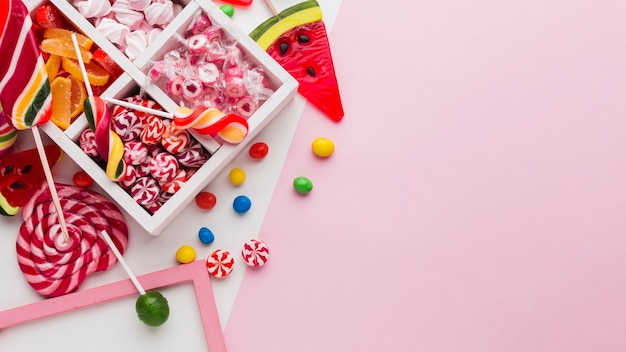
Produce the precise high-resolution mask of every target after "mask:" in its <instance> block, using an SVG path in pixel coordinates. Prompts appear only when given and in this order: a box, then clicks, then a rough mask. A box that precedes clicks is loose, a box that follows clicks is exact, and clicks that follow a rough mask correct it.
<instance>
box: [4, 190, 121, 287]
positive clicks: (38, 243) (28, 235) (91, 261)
mask: <svg viewBox="0 0 626 352" xmlns="http://www.w3.org/2000/svg"><path fill="white" fill-rule="evenodd" d="M56 189H57V193H58V195H59V200H60V203H61V208H62V210H63V214H64V216H65V220H66V223H67V230H68V232H69V236H70V238H69V241H65V239H64V237H63V233H62V231H61V226H60V225H59V218H58V216H57V212H56V208H55V207H54V205H53V203H52V200H51V197H50V193H49V190H48V187H47V186H46V185H45V183H44V184H42V188H41V189H40V190H39V191H38V192H37V193H36V194H35V195H34V196H33V198H31V200H30V201H29V203H28V204H27V205H26V206H24V207H23V208H22V217H23V218H24V223H23V224H22V226H21V227H20V231H19V236H18V238H17V243H16V249H17V261H18V264H19V267H20V270H21V271H22V272H23V273H24V276H25V278H26V281H28V283H29V284H30V285H31V286H32V287H33V288H34V289H35V291H37V292H38V293H40V294H41V295H43V296H46V297H56V296H60V295H63V294H66V293H70V292H74V291H76V290H77V289H78V287H79V285H80V284H81V282H82V281H83V280H84V279H85V278H86V277H87V276H88V275H90V274H92V273H94V272H98V271H104V270H107V269H108V268H110V267H111V266H113V264H115V263H116V262H117V258H116V257H115V255H114V254H113V253H112V252H111V251H110V248H109V246H108V245H107V243H106V242H105V241H104V240H103V239H102V237H101V236H100V235H99V234H100V232H101V231H106V232H107V233H108V234H109V235H110V236H111V238H112V240H113V242H114V243H115V245H116V247H117V248H118V249H119V251H120V252H121V253H124V250H125V248H126V245H127V243H128V228H127V226H126V222H125V220H124V216H123V215H122V213H121V212H120V211H119V209H118V208H117V207H116V206H115V205H114V204H113V203H112V202H110V201H109V200H107V199H106V198H105V197H104V196H102V195H101V194H99V193H96V192H95V191H92V190H90V189H86V188H79V187H75V186H71V185H64V184H56Z"/></svg>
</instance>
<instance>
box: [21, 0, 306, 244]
mask: <svg viewBox="0 0 626 352" xmlns="http://www.w3.org/2000/svg"><path fill="white" fill-rule="evenodd" d="M94 2H95V1H94ZM174 3H176V4H178V5H180V7H179V9H180V12H178V14H177V15H176V16H175V17H174V18H173V19H172V20H171V22H169V24H168V25H167V26H165V27H164V28H163V30H162V32H161V34H160V35H159V36H157V37H156V38H155V39H154V41H152V43H150V44H149V45H148V46H147V48H146V49H145V50H144V51H143V52H141V53H140V54H139V55H137V56H136V57H134V58H132V59H133V60H132V61H131V59H130V58H129V56H127V55H126V54H125V53H124V52H122V51H121V50H120V49H119V48H118V46H116V45H114V44H113V43H112V42H110V41H109V40H108V39H107V38H106V37H105V36H104V35H103V34H102V33H101V32H99V31H98V30H97V29H96V27H95V26H94V24H92V22H90V20H88V19H87V18H85V17H83V16H82V15H81V13H80V12H79V11H78V10H77V9H76V8H75V7H74V4H73V2H72V1H67V0H48V1H41V0H27V1H25V4H26V5H27V7H28V8H29V10H30V11H31V14H33V16H32V17H33V18H34V14H35V11H36V10H37V9H38V8H39V7H40V6H43V5H46V6H49V5H52V6H54V7H55V8H57V9H58V10H59V11H60V13H61V14H62V16H63V17H64V19H65V20H66V21H67V22H68V24H70V25H71V26H73V27H74V28H75V31H76V32H77V33H81V34H83V35H84V36H86V37H88V38H90V39H91V40H93V43H94V46H97V47H98V48H100V49H102V50H103V51H105V52H106V53H107V54H108V56H109V57H110V58H111V59H113V60H114V61H115V62H116V63H117V64H118V65H119V67H121V68H122V69H123V71H124V73H123V74H121V76H119V77H118V78H117V79H115V81H113V82H112V83H110V84H109V85H108V87H107V88H106V90H104V91H102V92H98V93H99V96H100V97H102V98H114V99H119V100H121V99H124V98H127V97H130V96H134V95H138V94H141V95H142V96H144V97H145V98H147V99H150V100H152V101H154V102H156V103H157V104H159V105H160V106H161V107H162V109H163V110H165V111H166V112H169V113H174V112H175V111H176V109H177V108H178V107H179V105H180V104H181V103H180V102H177V101H175V100H174V99H172V98H171V97H170V96H169V95H168V94H167V92H166V91H165V89H164V84H163V83H162V82H161V83H158V82H156V83H155V82H154V81H151V80H150V78H149V70H150V68H151V67H152V66H153V65H154V63H155V62H158V61H162V60H163V58H164V55H166V53H168V52H170V51H172V50H174V49H176V48H178V47H180V46H181V45H183V44H182V43H183V41H181V38H182V37H183V34H184V33H185V32H186V31H188V29H189V27H190V24H191V23H192V21H194V19H196V18H197V16H198V15H199V14H200V13H203V14H205V15H206V16H207V17H208V18H209V19H210V21H211V23H212V24H213V25H217V26H219V27H221V28H222V29H223V32H224V34H225V35H227V36H229V37H230V38H234V39H235V42H234V43H235V45H236V46H237V47H238V48H239V49H240V52H241V54H242V56H243V57H245V59H246V60H247V61H248V62H250V63H251V65H253V66H254V67H258V68H260V70H261V72H262V73H263V75H264V79H265V85H266V87H267V88H269V90H270V92H271V95H269V94H268V97H267V98H266V99H264V100H263V101H262V102H260V103H259V105H258V108H257V109H256V110H255V111H254V113H253V114H252V115H251V116H249V117H247V122H248V125H249V128H248V134H247V136H246V137H245V138H244V140H243V141H242V142H240V143H227V142H225V141H223V140H221V139H220V138H219V137H215V138H213V137H211V136H209V135H201V134H198V133H197V132H195V131H193V130H191V129H189V130H188V131H189V133H190V134H191V135H192V137H193V138H195V139H196V140H197V141H198V142H200V144H201V145H202V146H203V148H204V150H205V152H206V153H207V155H210V157H209V158H208V160H206V162H204V164H202V166H200V167H199V168H197V169H195V170H194V171H195V173H193V175H192V176H191V177H190V178H188V180H187V181H186V182H185V183H183V184H182V186H181V187H180V189H178V190H177V191H176V192H175V193H173V194H172V195H171V197H170V198H169V199H167V200H166V201H164V203H162V205H161V206H160V208H158V209H156V210H155V209H153V210H152V211H149V210H148V209H146V208H144V207H143V206H141V205H140V204H138V203H137V201H136V200H135V199H133V197H132V196H131V195H130V194H129V192H127V190H125V189H124V188H123V187H122V186H121V185H120V184H118V183H117V182H115V181H112V180H110V179H109V177H108V176H107V174H106V173H105V170H104V169H103V167H102V165H101V164H99V163H97V162H96V161H94V159H93V158H92V157H90V156H89V155H87V154H86V153H85V152H84V151H83V149H82V148H81V145H80V142H79V140H80V137H81V133H82V132H83V131H84V130H85V129H89V128H90V127H89V124H88V122H87V119H86V117H85V115H84V114H81V115H80V116H78V117H77V118H75V119H74V120H73V121H72V122H71V124H70V125H69V127H68V128H66V129H64V130H63V129H61V128H59V127H57V126H56V125H55V124H53V123H51V122H49V123H46V124H45V125H43V126H41V129H42V130H43V131H44V132H45V133H46V134H47V135H48V137H50V139H51V140H52V141H54V142H55V143H56V144H58V145H59V147H60V148H61V149H63V151H64V152H65V154H66V155H67V156H68V157H70V158H71V159H72V160H74V162H75V163H76V164H77V165H78V166H79V167H80V168H82V169H83V170H84V171H85V172H86V173H88V174H89V176H91V178H93V180H94V181H95V182H96V183H97V184H98V185H99V186H100V187H101V188H102V190H103V191H104V192H106V194H107V195H108V197H110V198H111V199H112V200H114V201H115V202H116V203H117V204H118V205H119V206H120V208H122V209H123V210H124V211H125V212H126V213H127V214H128V216H130V217H132V218H133V219H134V220H135V221H136V222H137V223H138V224H139V225H140V226H141V227H143V228H144V229H145V230H146V231H147V232H148V233H150V234H151V235H154V236H156V235H159V234H160V233H161V232H162V231H163V230H164V229H165V228H166V227H167V226H168V224H169V223H170V222H171V221H172V220H173V219H174V218H175V217H176V216H177V215H178V214H180V212H181V211H183V210H184V209H185V207H186V206H187V205H188V204H189V203H191V202H192V201H193V200H194V198H195V196H196V194H197V193H198V192H200V191H201V190H202V189H203V188H205V187H206V186H207V185H208V184H209V183H210V182H211V181H212V180H213V179H214V178H215V177H216V176H217V175H218V174H219V173H220V172H221V171H222V170H223V169H224V168H225V167H226V166H227V165H228V164H229V162H230V161H232V160H233V159H234V158H235V156H236V155H238V154H239V153H240V152H241V151H242V150H243V149H244V148H246V146H247V145H248V142H249V141H250V140H252V139H253V138H254V137H255V136H256V135H257V134H258V133H259V132H260V131H261V130H262V129H263V128H264V127H265V126H267V124H268V123H269V122H270V121H271V120H272V119H273V118H274V117H275V116H276V115H277V114H278V113H279V112H280V111H281V110H282V109H283V108H284V107H285V106H286V105H287V104H288V103H289V102H290V101H291V100H292V99H293V97H294V96H295V94H296V92H297V88H298V83H297V81H296V80H295V79H294V78H293V77H291V75H289V74H288V73H287V72H286V71H285V70H284V69H283V68H282V67H281V66H280V65H278V64H277V63H276V62H275V61H274V60H273V59H272V58H271V57H270V56H269V55H268V54H267V53H266V52H265V51H263V50H262V49H261V48H260V47H259V46H258V45H257V44H256V43H255V42H254V41H253V40H252V39H250V38H249V37H248V35H247V34H246V33H244V32H242V31H241V30H240V29H239V28H238V27H237V26H236V25H235V23H234V22H232V20H231V19H230V18H229V17H228V16H226V15H225V14H224V13H223V12H222V11H221V10H220V9H219V8H218V7H217V6H216V5H215V4H213V3H212V2H211V1H209V0H187V1H185V0H182V1H174ZM107 105H108V107H109V109H110V108H111V107H112V105H111V104H107Z"/></svg>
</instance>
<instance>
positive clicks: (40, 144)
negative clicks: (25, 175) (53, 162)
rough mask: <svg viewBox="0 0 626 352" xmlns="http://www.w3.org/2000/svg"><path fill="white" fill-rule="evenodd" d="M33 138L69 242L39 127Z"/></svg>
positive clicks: (64, 233) (63, 232)
mask: <svg viewBox="0 0 626 352" xmlns="http://www.w3.org/2000/svg"><path fill="white" fill-rule="evenodd" d="M31 129H32V130H33V137H35V145H36V146H37V151H38V152H39V160H41V166H43V173H44V175H46V182H47V183H48V189H49V190H50V196H51V197H52V204H54V208H55V210H56V212H57V216H58V217H59V224H60V225H61V233H62V234H63V239H65V242H69V240H70V234H69V233H68V232H67V224H66V223H65V215H63V208H61V201H60V200H59V194H58V193H57V188H56V186H55V185H54V179H53V178H52V170H50V164H49V163H48V158H47V157H46V150H45V149H44V147H43V141H42V140H41V134H39V127H37V126H33V128H31Z"/></svg>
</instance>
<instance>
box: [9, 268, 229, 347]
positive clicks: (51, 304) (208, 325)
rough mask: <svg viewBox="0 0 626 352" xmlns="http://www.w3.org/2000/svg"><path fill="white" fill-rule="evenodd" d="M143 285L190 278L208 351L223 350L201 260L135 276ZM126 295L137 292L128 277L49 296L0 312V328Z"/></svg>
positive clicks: (181, 280)
mask: <svg viewBox="0 0 626 352" xmlns="http://www.w3.org/2000/svg"><path fill="white" fill-rule="evenodd" d="M137 279H138V280H139V282H140V283H141V285H142V286H143V288H144V289H146V290H151V289H156V288H160V287H166V286H172V285H176V284H180V283H185V282H191V283H193V286H194V291H195V294H196V299H197V303H198V309H199V311H200V316H201V319H202V327H203V331H204V335H205V338H206V342H207V345H208V347H209V351H211V352H226V344H225V341H224V335H223V334H222V329H221V326H220V321H219V316H218V314H217V306H216V305H215V300H214V297H213V290H212V288H211V281H210V277H209V274H208V272H207V270H206V262H205V260H196V261H194V262H192V263H189V264H181V265H177V266H175V267H171V268H168V269H164V270H160V271H156V272H153V273H149V274H145V275H141V276H138V277H137ZM130 295H138V293H137V289H136V288H135V286H134V285H133V284H132V282H131V281H130V279H126V280H122V281H118V282H114V283H111V284H107V285H103V286H99V287H94V288H91V289H87V290H84V291H78V292H75V293H70V294H67V295H63V296H59V297H54V298H49V299H46V300H43V301H39V302H35V303H31V304H27V305H24V306H20V307H16V308H11V309H7V310H5V311H2V312H0V330H1V329H4V328H7V327H11V326H15V325H18V324H23V323H27V322H29V321H33V320H37V319H42V318H45V317H49V316H53V315H57V314H62V313H66V312H70V311H73V310H76V309H81V308H85V307H89V306H93V305H97V304H100V303H105V302H109V301H113V300H116V299H119V298H124V297H126V296H130Z"/></svg>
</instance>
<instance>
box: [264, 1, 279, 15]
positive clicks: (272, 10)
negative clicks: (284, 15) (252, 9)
mask: <svg viewBox="0 0 626 352" xmlns="http://www.w3.org/2000/svg"><path fill="white" fill-rule="evenodd" d="M265 4H266V5H267V7H268V8H269V9H270V11H271V12H272V15H274V16H276V15H278V11H276V8H275V7H274V4H272V0H265Z"/></svg>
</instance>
